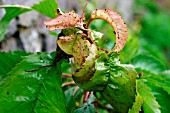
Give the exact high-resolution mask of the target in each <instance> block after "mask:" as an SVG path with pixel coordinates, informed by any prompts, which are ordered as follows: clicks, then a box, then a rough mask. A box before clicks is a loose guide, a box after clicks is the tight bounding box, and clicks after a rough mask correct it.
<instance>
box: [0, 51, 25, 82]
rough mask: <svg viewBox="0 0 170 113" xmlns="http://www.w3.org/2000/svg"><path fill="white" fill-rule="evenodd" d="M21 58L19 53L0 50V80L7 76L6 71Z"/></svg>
mask: <svg viewBox="0 0 170 113" xmlns="http://www.w3.org/2000/svg"><path fill="white" fill-rule="evenodd" d="M21 60H22V58H21V56H20V55H12V54H10V53H5V52H0V82H1V81H2V80H3V79H4V78H5V77H7V73H9V72H10V71H11V69H12V68H13V67H14V66H15V64H17V63H18V62H20V61H21Z"/></svg>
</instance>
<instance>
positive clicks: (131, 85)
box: [101, 53, 137, 113]
mask: <svg viewBox="0 0 170 113" xmlns="http://www.w3.org/2000/svg"><path fill="white" fill-rule="evenodd" d="M117 57H118V55H117V54H115V53H112V54H110V55H109V57H108V61H105V65H106V66H107V67H106V68H108V70H107V71H106V72H108V73H107V74H106V75H105V76H108V81H107V84H106V87H105V89H104V90H103V91H101V94H102V95H103V97H104V99H105V100H107V101H108V102H109V103H110V104H111V105H112V106H113V108H115V109H116V111H117V112H120V113H125V112H127V111H128V110H129V109H130V108H131V107H132V105H133V103H134V102H135V95H137V93H136V78H137V73H136V71H135V69H134V68H133V66H131V65H124V64H120V63H119V60H118V58H117ZM126 97H128V98H126Z"/></svg>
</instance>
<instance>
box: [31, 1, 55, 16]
mask: <svg viewBox="0 0 170 113" xmlns="http://www.w3.org/2000/svg"><path fill="white" fill-rule="evenodd" d="M57 8H58V4H57V2H56V1H55V0H50V1H49V0H42V1H41V2H39V3H38V4H35V5H33V6H32V9H34V10H36V11H38V12H40V13H41V14H43V15H45V16H48V17H50V18H54V17H55V16H56V15H57V12H56V11H57Z"/></svg>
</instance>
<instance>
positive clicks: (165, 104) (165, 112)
mask: <svg viewBox="0 0 170 113" xmlns="http://www.w3.org/2000/svg"><path fill="white" fill-rule="evenodd" d="M143 81H144V83H145V84H147V86H149V87H150V88H151V89H152V93H153V94H154V96H155V97H156V100H157V101H158V103H159V105H160V106H161V108H160V109H161V112H162V113H170V109H169V104H170V101H169V99H170V95H168V93H167V92H166V91H165V90H163V89H162V88H161V87H159V86H157V85H155V84H154V83H153V82H151V81H148V80H146V79H143Z"/></svg>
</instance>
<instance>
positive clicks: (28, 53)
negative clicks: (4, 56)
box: [9, 50, 32, 56]
mask: <svg viewBox="0 0 170 113" xmlns="http://www.w3.org/2000/svg"><path fill="white" fill-rule="evenodd" d="M9 53H10V54H12V55H18V56H27V55H30V54H32V53H31V52H26V51H22V50H15V51H9Z"/></svg>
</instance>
